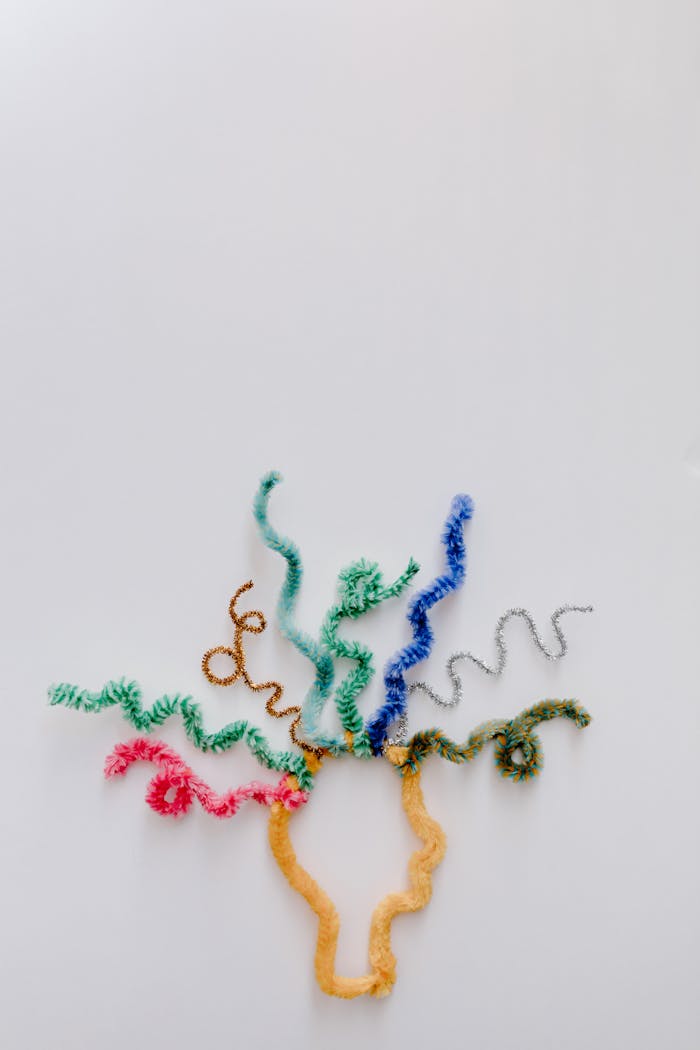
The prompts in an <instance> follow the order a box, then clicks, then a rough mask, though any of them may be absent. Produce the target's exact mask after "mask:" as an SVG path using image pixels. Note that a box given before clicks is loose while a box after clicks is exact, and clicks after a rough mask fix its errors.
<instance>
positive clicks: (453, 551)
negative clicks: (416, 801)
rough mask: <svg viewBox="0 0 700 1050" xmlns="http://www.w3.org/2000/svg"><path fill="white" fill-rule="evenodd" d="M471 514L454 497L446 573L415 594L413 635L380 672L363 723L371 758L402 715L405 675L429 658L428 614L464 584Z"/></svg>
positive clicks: (467, 500) (464, 501) (445, 538)
mask: <svg viewBox="0 0 700 1050" xmlns="http://www.w3.org/2000/svg"><path fill="white" fill-rule="evenodd" d="M473 511H474V504H473V503H472V500H471V497H469V496H465V495H462V494H459V495H457V496H455V497H454V499H453V500H452V504H451V507H450V513H449V515H448V518H447V520H446V522H445V525H444V528H443V532H442V537H441V538H442V543H443V545H444V547H445V562H446V569H447V571H446V572H444V573H443V574H442V575H441V576H437V577H436V578H435V579H434V580H433V582H432V583H431V584H430V585H429V586H428V587H426V588H425V589H424V590H422V591H419V592H418V594H417V595H416V596H415V597H414V598H413V599H412V601H411V603H410V604H409V607H408V613H407V619H408V622H409V623H410V625H411V628H412V631H413V641H412V642H410V643H409V644H408V645H406V646H404V648H403V649H399V651H398V652H397V653H396V655H395V656H394V657H393V658H392V659H391V660H390V661H389V663H388V664H387V666H386V670H385V672H384V686H385V691H386V700H385V702H384V704H383V705H382V706H381V707H380V708H379V709H378V710H377V711H375V713H374V714H373V715H372V717H371V718H370V719H369V720H368V722H367V727H366V728H367V735H368V736H369V740H370V744H371V746H372V752H373V753H374V754H375V755H380V754H381V753H382V748H383V746H384V742H385V740H386V735H387V730H388V728H389V726H390V725H391V724H392V722H394V721H396V719H397V718H400V717H401V716H402V715H403V714H405V711H406V701H407V696H408V687H407V685H406V678H405V673H406V671H408V670H409V669H410V668H411V667H414V666H415V665H416V664H417V663H420V662H421V660H425V659H426V658H427V657H428V656H430V653H431V650H432V648H433V632H432V628H431V626H430V622H429V620H428V612H429V611H430V609H432V607H433V606H434V605H436V604H437V603H438V602H439V601H441V600H442V599H443V598H444V597H445V596H446V595H448V594H450V593H451V592H452V591H454V590H456V589H457V588H458V587H460V586H461V585H462V583H463V581H464V575H465V563H466V548H465V544H464V535H463V526H464V522H465V521H468V520H469V519H470V518H471V516H472V514H473Z"/></svg>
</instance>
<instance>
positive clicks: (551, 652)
mask: <svg viewBox="0 0 700 1050" xmlns="http://www.w3.org/2000/svg"><path fill="white" fill-rule="evenodd" d="M569 612H578V613H589V612H593V606H592V605H560V606H559V608H557V609H555V610H554V612H553V613H552V615H551V617H550V622H551V624H552V629H553V630H554V634H555V637H556V639H557V642H558V646H559V648H558V650H556V649H550V648H549V647H548V646H547V645H546V644H545V643H544V641H543V640H542V636H541V635H540V633H539V631H538V630H537V625H536V623H535V621H534V619H533V617H532V615H531V613H529V612H528V610H527V609H521V608H518V609H507V610H506V612H504V613H503V615H502V616H500V617H499V619H498V622H497V623H496V631H495V641H496V652H497V658H496V663H495V664H494V665H491V664H487V663H486V661H485V660H481V659H480V658H479V657H478V656H475V655H474V654H473V653H471V652H458V653H453V654H452V656H451V657H450V658H449V660H448V661H447V673H448V675H449V677H450V681H451V682H452V696H440V694H439V693H438V692H437V691H436V690H435V689H433V687H432V686H431V685H429V684H428V683H427V682H411V683H410V684H409V686H408V691H409V693H414V692H418V691H420V692H423V693H426V694H427V695H428V696H429V697H430V699H431V700H432V701H433V702H434V703H436V704H437V705H438V706H439V707H454V706H455V705H456V704H458V703H459V702H460V700H462V698H463V696H464V691H463V687H462V679H461V677H460V675H459V672H458V671H456V670H455V664H456V663H458V662H459V661H460V660H471V662H472V663H473V664H475V666H476V667H478V668H479V669H480V670H481V671H483V672H484V673H485V674H487V675H491V676H492V677H498V676H499V675H501V674H503V671H504V670H505V667H506V664H507V662H508V648H507V646H506V641H505V637H504V629H505V626H506V624H507V623H508V621H509V620H511V619H514V618H515V617H519V618H520V619H521V620H524V621H525V623H526V624H527V627H528V630H529V632H530V634H531V635H532V640H533V641H534V643H535V645H536V646H537V648H538V649H539V650H540V652H541V653H542V655H543V656H544V657H545V659H546V660H551V661H555V660H561V658H562V656H565V655H566V653H567V650H568V648H569V646H568V643H567V640H566V637H565V635H564V632H563V631H562V629H561V627H560V626H559V620H560V618H561V617H562V616H563V615H564V613H569ZM399 732H401V730H399ZM403 739H405V734H404V736H403V738H402V737H399V738H398V739H397V741H396V742H397V743H401V742H402V740H403Z"/></svg>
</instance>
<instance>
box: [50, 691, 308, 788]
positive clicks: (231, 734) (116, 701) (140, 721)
mask: <svg viewBox="0 0 700 1050" xmlns="http://www.w3.org/2000/svg"><path fill="white" fill-rule="evenodd" d="M141 696H142V694H141V689H140V688H139V686H138V685H137V684H136V682H125V681H124V679H121V680H120V681H118V682H107V684H106V685H105V686H104V688H103V689H102V690H101V691H100V692H98V693H91V692H90V691H89V690H87V689H79V688H78V686H77V685H69V684H67V683H62V684H61V685H54V686H51V688H50V689H49V702H50V703H51V704H52V705H55V704H61V705H62V706H63V707H72V708H73V709H75V710H77V711H90V712H92V711H102V710H103V709H104V708H106V707H115V706H119V707H121V709H122V715H123V716H124V718H125V719H126V720H127V722H130V723H131V724H132V726H134V727H135V728H136V729H138V731H139V732H140V733H150V732H151V730H152V729H154V728H155V727H156V726H162V725H163V723H164V722H165V721H167V719H168V718H171V717H172V716H173V715H176V714H179V715H180V716H181V718H182V722H183V725H184V728H185V733H186V735H187V737H188V738H189V739H190V740H191V741H192V743H193V744H194V746H195V747H197V748H199V750H200V751H217V752H218V751H228V750H230V748H232V747H233V745H234V744H236V743H238V741H239V740H242V741H243V742H244V743H245V744H246V746H247V747H248V749H249V751H250V752H251V753H252V754H253V755H254V756H255V758H257V760H258V762H260V763H261V764H262V765H264V766H267V768H268V769H276V770H278V771H280V772H282V773H293V774H294V776H295V777H296V778H297V781H298V782H299V787H300V788H303V789H304V790H308V789H309V788H311V787H313V779H314V778H313V774H312V773H311V772H310V771H309V768H308V766H307V764H306V760H305V759H304V756H303V755H301V754H293V753H292V752H291V751H275V750H274V748H272V747H271V746H270V744H269V742H268V740H267V738H266V737H265V734H264V733H263V732H262V731H261V730H260V729H258V728H257V726H254V725H251V723H250V722H248V721H246V719H240V720H239V721H237V722H229V724H228V725H226V726H224V727H223V729H220V730H218V732H216V733H207V732H205V730H204V724H203V720H202V709H201V707H200V706H199V704H198V703H196V701H194V700H193V699H192V697H191V696H180V695H179V694H178V695H175V696H162V697H160V698H159V699H158V700H156V701H155V702H154V703H153V705H152V706H151V707H144V706H143V703H142V701H141Z"/></svg>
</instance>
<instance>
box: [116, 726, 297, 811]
mask: <svg viewBox="0 0 700 1050" xmlns="http://www.w3.org/2000/svg"><path fill="white" fill-rule="evenodd" d="M134 762H153V763H154V764H155V765H157V766H159V767H160V773H158V774H156V776H155V777H153V779H152V780H151V781H150V783H149V785H148V789H147V791H146V802H147V803H148V805H149V806H150V807H151V809H154V810H155V811H156V813H160V814H161V815H162V816H171V817H181V816H182V815H183V814H184V813H186V812H187V810H188V809H189V808H190V806H191V805H192V802H193V800H194V799H195V798H196V799H197V801H198V802H199V803H200V804H201V806H202V808H203V809H205V810H206V811H207V813H211V815H212V816H214V817H219V818H220V819H222V820H223V819H225V818H226V817H233V816H235V815H236V813H237V812H238V809H239V807H240V804H241V802H246V801H247V800H248V799H252V800H253V801H254V802H258V803H259V804H260V805H261V806H271V805H272V804H273V803H278V804H279V805H281V806H283V807H284V809H287V810H291V809H298V808H299V806H302V805H303V804H304V803H305V802H306V801H307V799H308V797H309V795H308V792H307V791H301V790H299V788H298V786H297V787H294V788H293V787H291V785H290V784H289V782H288V778H287V776H283V777H282V779H281V780H280V781H279V783H278V784H274V785H273V784H261V783H260V782H259V781H257V780H252V781H251V782H250V783H249V784H243V785H241V787H238V788H236V789H235V790H233V791H227V792H226V793H225V794H223V795H219V794H217V793H216V791H214V790H213V789H212V788H210V787H209V785H208V784H206V783H205V782H204V781H203V780H202V779H201V777H198V776H195V774H194V773H193V772H192V770H191V769H190V767H189V766H188V765H187V764H186V763H185V762H184V761H183V760H182V758H181V757H180V755H178V754H177V752H176V751H173V749H172V748H170V747H168V745H167V744H164V743H163V742H162V741H160V740H149V739H148V738H147V737H137V738H136V739H135V740H129V741H128V742H127V743H125V744H117V746H116V747H115V748H114V750H113V751H112V752H111V753H110V754H109V755H108V756H107V759H106V761H105V776H106V777H108V778H109V777H115V776H123V775H124V774H125V773H126V771H127V769H128V768H129V766H131V765H133V763H134ZM168 795H171V796H172V797H170V798H168Z"/></svg>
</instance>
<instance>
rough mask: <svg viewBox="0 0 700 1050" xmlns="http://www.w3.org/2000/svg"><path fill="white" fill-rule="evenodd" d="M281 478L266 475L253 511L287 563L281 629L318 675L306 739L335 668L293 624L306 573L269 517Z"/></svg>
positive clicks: (305, 714) (308, 703)
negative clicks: (271, 499)
mask: <svg viewBox="0 0 700 1050" xmlns="http://www.w3.org/2000/svg"><path fill="white" fill-rule="evenodd" d="M281 480H282V475H281V474H279V473H278V472H277V471H276V470H272V471H270V473H269V474H265V476H264V477H263V478H262V479H261V481H260V485H259V487H258V491H257V493H256V494H255V500H254V502H253V514H254V516H255V520H256V522H257V523H258V528H259V529H260V535H261V536H262V540H263V543H264V544H265V546H266V547H269V548H270V550H273V551H277V553H278V554H281V555H282V557H283V558H284V559H285V561H286V562H287V572H286V575H285V578H284V583H283V584H282V590H281V591H280V596H279V599H278V601H277V618H278V620H279V628H280V631H281V632H282V634H283V635H284V637H285V638H287V639H288V641H290V642H291V643H292V645H293V646H294V647H295V649H297V650H298V651H299V652H300V653H301V654H302V656H305V657H306V658H307V659H308V660H310V661H311V663H312V664H313V665H314V667H315V668H316V677H315V680H314V683H313V685H312V687H311V689H310V690H309V693H308V695H307V698H306V700H305V701H304V705H303V707H302V714H301V728H302V732H303V735H304V736H305V737H306V739H307V740H313V736H314V731H315V730H316V727H317V725H318V718H319V716H320V713H321V711H322V710H323V707H324V704H325V702H326V700H327V699H328V697H329V695H330V692H331V689H332V688H333V681H334V677H335V670H334V667H333V658H332V656H331V654H330V653H329V652H328V650H327V649H326V648H325V647H324V646H322V645H319V643H318V642H315V641H314V639H313V638H312V637H311V635H310V634H307V633H306V632H305V631H302V630H301V628H300V627H297V625H296V624H295V623H294V609H295V606H296V602H297V598H298V596H299V588H300V587H301V580H302V575H303V568H302V564H301V554H300V553H299V548H298V547H297V545H296V544H295V543H294V542H293V541H292V540H290V539H287V538H286V537H285V536H281V535H280V533H279V532H277V530H276V529H275V528H273V526H272V525H271V524H270V522H269V520H268V517H267V505H268V502H269V499H270V493H271V492H272V490H273V488H274V487H275V485H278V484H279V482H280V481H281Z"/></svg>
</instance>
